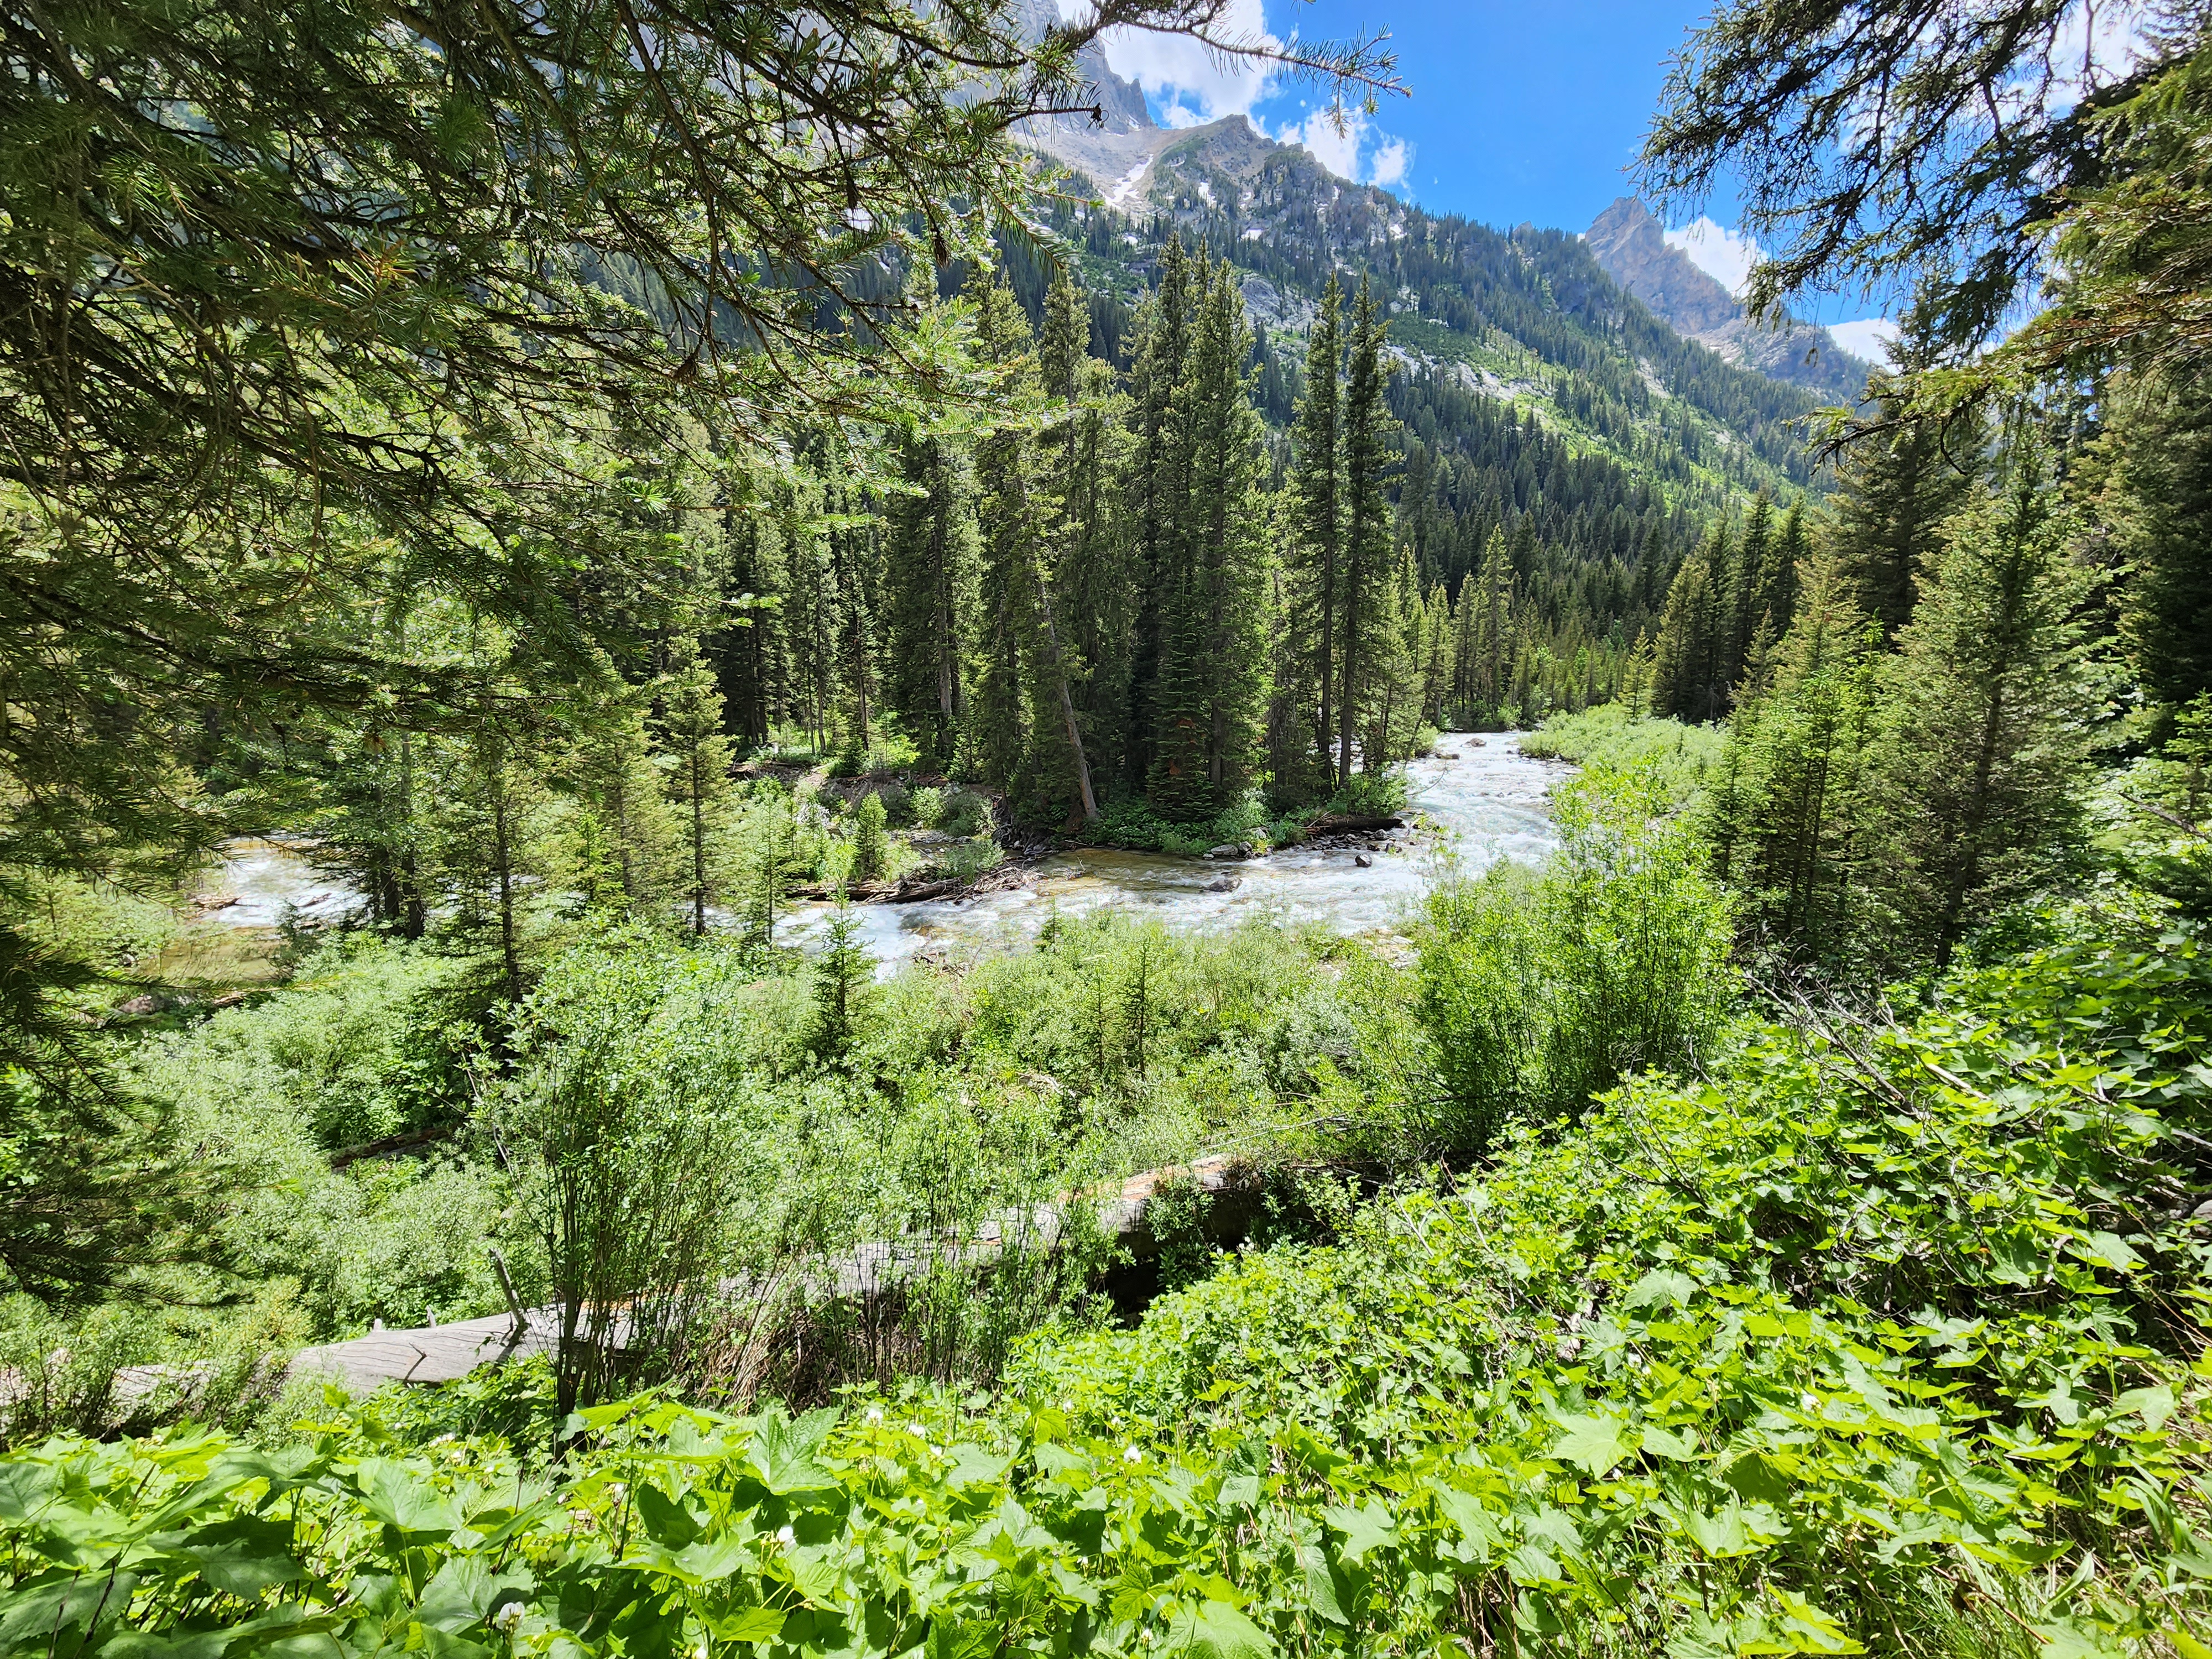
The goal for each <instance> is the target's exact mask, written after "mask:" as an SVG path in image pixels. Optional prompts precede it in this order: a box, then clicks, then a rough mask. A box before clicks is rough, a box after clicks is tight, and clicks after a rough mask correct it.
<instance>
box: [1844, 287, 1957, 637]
mask: <svg viewBox="0 0 2212 1659" xmlns="http://www.w3.org/2000/svg"><path fill="white" fill-rule="evenodd" d="M1889 356H1890V370H1889V373H1888V374H1885V375H1881V376H1877V377H1876V380H1875V387H1874V390H1875V392H1876V396H1875V411H1876V412H1875V426H1874V429H1873V430H1872V431H1870V432H1869V433H1868V434H1867V435H1865V436H1863V437H1862V438H1860V439H1859V440H1858V441H1857V442H1854V443H1852V444H1851V445H1850V446H1849V447H1847V448H1846V449H1845V450H1844V463H1843V465H1842V467H1841V469H1840V472H1841V477H1840V478H1839V481H1838V482H1839V484H1840V488H1839V489H1838V490H1837V493H1836V497H1835V515H1836V538H1837V539H1836V545H1837V547H1838V549H1839V550H1841V551H1842V553H1843V555H1844V558H1845V559H1846V560H1847V561H1848V562H1849V565H1850V570H1851V573H1852V575H1853V577H1854V578H1855V580H1857V583H1858V586H1859V604H1860V605H1861V606H1862V607H1863V608H1864V610H1865V611H1866V613H1867V614H1868V615H1869V617H1873V618H1874V619H1875V621H1876V622H1877V623H1881V630H1882V637H1883V639H1884V640H1885V641H1890V640H1894V639H1895V638H1896V635H1897V632H1898V630H1899V629H1901V628H1903V627H1904V626H1905V623H1908V622H1910V621H1911V618H1912V606H1913V601H1914V598H1915V596H1916V594H1917V592H1918V582H1919V580H1920V578H1921V576H1922V575H1923V574H1924V573H1925V572H1926V571H1927V570H1928V569H1929V568H1931V567H1932V565H1933V562H1934V561H1935V560H1936V556H1938V554H1939V553H1940V552H1941V550H1942V536H1943V526H1944V523H1945V521H1946V520H1948V519H1949V518H1950V516H1951V515H1952V513H1954V512H1955V511H1956V510H1957V509H1958V507H1959V505H1960V502H1961V501H1964V500H1965V499H1966V495H1967V492H1968V490H1969V489H1970V488H1971V487H1972V482H1973V479H1972V469H1973V468H1975V467H1976V466H1978V464H1979V460H1980V456H1979V453H1978V440H1977V439H1976V438H1975V436H1974V435H1972V434H1970V433H1959V432H1946V431H1944V430H1943V429H1942V428H1938V427H1936V426H1934V425H1931V424H1930V423H1929V422H1923V421H1904V422H1900V421H1899V416H1900V415H1901V414H1902V413H1903V410H1904V404H1905V399H1906V398H1907V397H1908V396H1909V387H1910V383H1911V377H1912V376H1913V375H1915V374H1918V373H1919V372H1920V371H1922V370H1923V369H1925V368H1929V367H1930V366H1932V365H1933V363H1934V362H1935V361H1936V341H1935V339H1934V337H1933V334H1932V332H1931V331H1930V325H1929V324H1928V323H1926V322H1925V321H1923V320H1921V319H1919V316H1918V313H1915V314H1914V316H1913V317H1912V318H1910V319H1908V320H1907V322H1906V325H1905V332H1904V334H1903V335H1902V336H1901V337H1899V339H1898V340H1897V341H1896V342H1895V343H1893V345H1892V346H1891V347H1890V352H1889Z"/></svg>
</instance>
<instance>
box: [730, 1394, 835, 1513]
mask: <svg viewBox="0 0 2212 1659" xmlns="http://www.w3.org/2000/svg"><path fill="white" fill-rule="evenodd" d="M836 1420H837V1413H836V1412H835V1411H829V1410H823V1411H817V1412H809V1413H807V1414H806V1415H805V1416H804V1417H802V1418H800V1419H799V1420H798V1421H797V1422H793V1420H792V1419H789V1418H787V1417H786V1416H785V1415H784V1414H783V1413H782V1411H781V1409H780V1408H777V1407H770V1408H769V1410H767V1411H765V1412H763V1413H761V1417H760V1420H759V1421H758V1422H757V1424H755V1425H754V1426H753V1440H752V1450H751V1459H752V1465H753V1468H755V1469H756V1470H757V1471H758V1472H759V1474H760V1478H761V1484H762V1485H763V1486H766V1487H767V1488H768V1489H769V1491H770V1492H774V1493H775V1494H776V1495H777V1496H778V1497H787V1496H788V1495H790V1494H791V1493H793V1492H828V1491H829V1490H831V1489H832V1488H834V1487H835V1486H836V1485H837V1477H836V1475H835V1474H832V1473H831V1472H830V1471H829V1470H828V1469H825V1468H823V1467H822V1465H821V1464H820V1463H818V1462H816V1461H815V1457H814V1454H815V1453H816V1452H817V1450H819V1449H820V1448H821V1445H822V1443H823V1441H824V1440H825V1439H827V1438H828V1437H829V1430H830V1426H831V1425H833V1424H835V1423H836Z"/></svg>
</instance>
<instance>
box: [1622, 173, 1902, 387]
mask: <svg viewBox="0 0 2212 1659" xmlns="http://www.w3.org/2000/svg"><path fill="white" fill-rule="evenodd" d="M1583 241H1584V242H1585V243H1587V244H1588V245H1589V251H1590V253H1591V254H1592V256H1593V257H1594V258H1595V259H1596V260H1597V262H1598V264H1599V265H1600V267H1601V268H1602V269H1603V270H1604V271H1605V274H1606V275H1607V276H1610V277H1612V278H1613V281H1614V282H1615V283H1618V284H1620V287H1621V289H1623V290H1624V291H1626V292H1627V293H1629V294H1632V295H1635V296H1636V297H1637V298H1638V300H1641V301H1643V302H1644V306H1645V307H1646V308H1647V309H1648V310H1650V313H1652V315H1654V316H1655V317H1657V318H1659V319H1662V321H1665V322H1667V323H1669V324H1671V325H1673V326H1674V329H1675V331H1677V332H1679V333H1681V334H1684V335H1686V336H1688V337H1690V338H1691V339H1692V340H1695V341H1697V342H1698V343H1699V344H1700V345H1703V346H1706V347H1709V348H1710V349H1712V350H1714V351H1716V352H1717V353H1719V354H1720V356H1723V357H1724V358H1726V359H1727V360H1728V361H1729V362H1732V363H1740V364H1741V365H1742V366H1743V367H1745V368H1755V369H1757V370H1759V372H1760V373H1761V374H1771V375H1772V376H1773V377H1774V378H1775V379H1777V380H1788V381H1790V382H1792V383H1793V384H1795V385H1797V386H1804V387H1807V388H1808V390H1811V391H1814V392H1825V393H1826V394H1828V395H1830V396H1832V397H1834V398H1841V399H1847V400H1853V401H1855V400H1856V399H1857V398H1858V397H1859V396H1860V395H1861V393H1862V392H1863V390H1864V389H1865V386H1866V377H1867V368H1868V366H1867V365H1866V364H1865V363H1863V362H1860V361H1859V360H1858V359H1857V357H1854V356H1851V355H1850V353H1849V352H1847V351H1845V350H1844V349H1843V348H1842V347H1841V346H1839V345H1838V344H1837V343H1835V341H1834V339H1833V338H1832V337H1831V336H1830V335H1829V333H1828V331H1827V330H1826V329H1825V328H1820V327H1816V326H1814V325H1812V324H1809V323H1801V322H1798V321H1796V319H1790V318H1785V319H1783V320H1782V321H1781V322H1780V323H1779V324H1777V325H1765V324H1761V323H1758V322H1754V321H1753V319H1751V318H1750V317H1748V316H1747V315H1746V314H1745V313H1744V308H1743V307H1742V305H1741V302H1739V301H1737V299H1736V297H1735V295H1733V294H1730V293H1729V291H1728V289H1726V288H1724V287H1723V286H1722V284H1721V283H1720V282H1719V280H1718V279H1717V278H1716V277H1714V276H1711V275H1710V274H1709V273H1707V272H1705V271H1704V270H1699V267H1698V265H1697V263H1696V262H1695V261H1694V260H1692V258H1690V256H1689V255H1688V254H1686V253H1685V252H1683V251H1682V250H1681V249H1680V248H1679V247H1676V246H1674V245H1673V244H1672V243H1670V242H1669V241H1668V240H1667V228H1666V226H1665V225H1663V224H1662V223H1661V222H1660V220H1659V217H1658V216H1657V215H1656V214H1655V213H1653V212H1652V211H1651V210H1650V208H1648V207H1646V206H1645V205H1644V204H1643V203H1642V202H1639V201H1638V200H1637V199H1636V198H1635V197H1632V196H1623V197H1620V198H1619V199H1618V200H1617V201H1615V202H1614V203H1613V205H1612V206H1611V207H1608V208H1607V209H1606V210H1605V211H1604V212H1602V213H1601V214H1599V215H1598V216H1597V217H1596V218H1595V220H1593V221H1591V222H1590V228H1589V230H1588V231H1586V232H1584V233H1583Z"/></svg>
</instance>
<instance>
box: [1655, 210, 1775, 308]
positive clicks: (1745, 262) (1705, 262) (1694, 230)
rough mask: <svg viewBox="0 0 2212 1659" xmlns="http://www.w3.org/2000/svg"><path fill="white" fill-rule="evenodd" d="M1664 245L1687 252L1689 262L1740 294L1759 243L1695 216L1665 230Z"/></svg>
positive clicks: (1734, 292) (1757, 255) (1739, 295)
mask: <svg viewBox="0 0 2212 1659" xmlns="http://www.w3.org/2000/svg"><path fill="white" fill-rule="evenodd" d="M1667 246H1669V247H1677V248H1680V249H1681V251H1682V252H1685V253H1686V254H1688V255H1689V256H1690V263H1691V264H1693V265H1695V266H1697V268H1698V269H1699V270H1702V271H1704V272H1705V275H1706V276H1711V278H1713V279H1714V280H1715V281H1716V282H1717V283H1719V284H1720V285H1721V286H1722V287H1723V288H1724V289H1727V290H1728V291H1729V293H1731V294H1733V295H1736V296H1737V297H1739V298H1741V296H1742V294H1743V285H1744V282H1745V280H1746V279H1747V277H1749V276H1750V275H1751V268H1752V267H1753V265H1755V264H1758V263H1759V244H1758V243H1757V242H1754V241H1753V240H1752V239H1751V238H1750V237H1748V236H1739V235H1737V234H1736V233H1735V232H1734V231H1732V230H1729V229H1725V228H1723V227H1722V226H1719V225H1717V224H1715V223H1714V222H1712V221H1711V219H1699V220H1698V221H1697V222H1695V223H1693V224H1687V225H1685V226H1683V227H1682V228H1680V230H1670V231H1668V233H1667Z"/></svg>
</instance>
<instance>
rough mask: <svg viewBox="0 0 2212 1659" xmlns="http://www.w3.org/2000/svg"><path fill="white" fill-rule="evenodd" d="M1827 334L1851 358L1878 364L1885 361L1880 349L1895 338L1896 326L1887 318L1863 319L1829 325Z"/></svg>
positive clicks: (1884, 355)
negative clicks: (1863, 359) (1861, 358)
mask: <svg viewBox="0 0 2212 1659" xmlns="http://www.w3.org/2000/svg"><path fill="white" fill-rule="evenodd" d="M1828 332H1829V334H1830V335H1831V336H1832V337H1833V338H1834V340H1835V342H1836V343H1837V344H1838V345H1839V346H1841V347H1843V349H1844V350H1846V351H1848V352H1850V354H1851V356H1854V357H1863V358H1865V359H1866V360H1867V362H1870V363H1879V362H1884V361H1886V354H1885V353H1884V351H1883V348H1884V347H1885V346H1887V344H1888V343H1890V342H1891V341H1892V340H1894V339H1895V338H1896V337H1897V325H1896V324H1895V323H1893V322H1891V321H1890V320H1889V319H1888V318H1887V317H1864V318H1862V319H1859V320H1858V321H1857V322H1856V323H1830V324H1829V325H1828Z"/></svg>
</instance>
